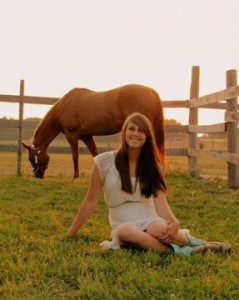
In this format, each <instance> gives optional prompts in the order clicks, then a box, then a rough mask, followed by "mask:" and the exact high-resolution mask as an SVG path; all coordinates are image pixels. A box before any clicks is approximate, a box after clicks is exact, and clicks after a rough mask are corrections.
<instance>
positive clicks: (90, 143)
mask: <svg viewBox="0 0 239 300" xmlns="http://www.w3.org/2000/svg"><path fill="white" fill-rule="evenodd" d="M82 141H83V142H84V143H85V145H86V147H87V148H88V149H89V151H90V153H91V155H92V156H93V157H94V156H96V155H98V154H99V152H98V149H97V147H96V144H95V141H94V139H93V136H84V137H83V138H82Z"/></svg>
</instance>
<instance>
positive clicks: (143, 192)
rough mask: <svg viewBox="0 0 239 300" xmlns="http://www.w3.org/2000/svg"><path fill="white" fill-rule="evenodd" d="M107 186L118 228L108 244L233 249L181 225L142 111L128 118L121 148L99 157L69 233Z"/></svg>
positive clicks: (166, 249) (162, 248) (187, 249)
mask: <svg viewBox="0 0 239 300" xmlns="http://www.w3.org/2000/svg"><path fill="white" fill-rule="evenodd" d="M102 187H103V188H104V195H105V201H106V203H107V205H108V207H109V223H110V225H111V228H112V241H110V242H109V241H104V242H103V243H101V247H102V248H104V249H119V248H121V247H126V246H136V247H138V248H141V249H145V250H157V251H160V252H170V251H171V252H172V251H174V252H175V253H177V254H182V255H190V254H193V253H205V252H207V251H208V250H211V251H212V252H215V253H227V252H230V250H231V246H230V245H229V244H228V243H224V242H221V243H217V242H205V241H202V240H199V239H197V238H195V237H193V236H191V235H190V234H189V231H188V230H181V229H180V228H179V221H178V220H177V218H176V217H175V216H174V214H173V212H172V210H171V208H170V206H169V204H168V202H167V198H166V184H165V180H164V176H163V173H162V170H161V166H160V161H159V156H158V150H157V147H156V142H155V136H154V130H153V127H152V124H151V122H150V121H149V120H148V118H146V117H145V116H144V115H142V114H140V113H133V114H132V115H130V116H129V117H128V118H127V119H126V121H125V122H124V125H123V128H122V143H121V147H120V149H119V150H118V151H109V152H105V153H102V154H99V155H98V156H96V157H95V158H94V165H93V170H92V174H91V180H90V186H89V189H88V192H87V194H86V196H85V199H84V201H83V203H82V205H81V207H80V209H79V211H78V213H77V215H76V217H75V220H74V222H73V224H72V225H71V227H70V228H69V230H68V232H67V235H68V236H69V237H72V236H74V235H75V234H76V233H77V231H78V230H79V229H80V228H81V226H82V225H83V224H84V223H85V222H86V220H87V219H88V218H89V217H90V215H91V214H92V212H93V211H94V209H95V207H96V205H97V202H98V198H99V194H100V192H101V189H102Z"/></svg>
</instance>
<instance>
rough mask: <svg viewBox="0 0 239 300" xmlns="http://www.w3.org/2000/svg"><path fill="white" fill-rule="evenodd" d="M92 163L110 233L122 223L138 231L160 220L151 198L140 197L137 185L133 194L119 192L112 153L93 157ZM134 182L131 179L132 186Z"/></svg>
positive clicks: (118, 179)
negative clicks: (104, 206) (96, 172)
mask: <svg viewBox="0 0 239 300" xmlns="http://www.w3.org/2000/svg"><path fill="white" fill-rule="evenodd" d="M94 161H95V163H96V166H97V167H98V170H99V174H100V178H101V181H102V184H103V187H104V198H105V202H106V204H107V205H108V207H109V223H110V226H111V228H112V232H114V231H115V230H116V229H117V227H118V226H120V225H121V224H124V223H131V224H134V225H136V226H137V227H138V228H139V229H140V230H145V229H146V228H147V227H148V226H149V224H150V223H151V222H152V221H154V220H156V219H161V218H160V217H159V216H158V215H157V213H156V211H155V208H154V202H153V198H152V197H150V198H145V197H144V196H142V195H141V193H140V186H139V183H137V186H136V190H135V192H134V193H133V194H129V193H126V192H124V191H122V190H121V179H120V174H119V172H118V170H117V169H116V166H115V152H114V151H109V152H105V153H102V154H99V155H97V156H95V157H94ZM135 180H136V178H134V177H131V181H132V185H133V186H134V185H135ZM161 220H162V219H161Z"/></svg>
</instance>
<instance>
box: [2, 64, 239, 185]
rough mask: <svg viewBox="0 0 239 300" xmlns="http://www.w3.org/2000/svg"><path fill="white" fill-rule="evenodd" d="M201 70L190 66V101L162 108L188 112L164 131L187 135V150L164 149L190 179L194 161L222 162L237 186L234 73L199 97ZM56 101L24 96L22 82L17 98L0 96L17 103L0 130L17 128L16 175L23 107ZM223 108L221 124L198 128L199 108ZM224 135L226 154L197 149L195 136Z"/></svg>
mask: <svg viewBox="0 0 239 300" xmlns="http://www.w3.org/2000/svg"><path fill="white" fill-rule="evenodd" d="M199 79H200V68H199V67H198V66H193V67H192V74H191V86H190V98H189V100H167V101H163V107H164V108H187V109H189V124H188V125H167V126H166V132H174V133H175V132H176V133H187V134H188V145H187V148H180V149H166V152H167V155H172V156H180V155H186V156H187V157H188V167H189V171H190V173H191V174H192V175H193V176H198V168H197V158H198V157H206V158H210V159H213V160H214V159H218V160H223V161H225V162H226V163H227V166H228V167H227V171H228V176H227V177H228V185H229V187H239V133H238V123H239V112H238V110H239V104H238V101H237V97H238V96H239V85H237V71H236V70H229V71H227V72H226V88H225V89H223V90H221V91H217V92H215V93H212V94H209V95H206V96H202V97H199ZM57 100H58V98H49V97H33V96H25V95H24V81H23V80H21V81H20V95H19V96H15V95H0V102H12V103H19V120H16V121H13V120H4V121H2V122H0V127H17V128H19V138H18V152H17V155H18V158H17V174H18V175H20V174H21V160H22V147H21V142H22V131H23V110H24V104H38V105H39V104H45V105H52V104H54V103H55V102H56V101H57ZM199 108H208V109H223V110H225V120H224V122H223V123H220V124H212V125H198V109H199ZM223 132H225V133H226V136H227V152H218V151H205V150H202V149H200V147H199V145H198V144H199V143H198V133H203V134H207V133H209V134H211V133H223Z"/></svg>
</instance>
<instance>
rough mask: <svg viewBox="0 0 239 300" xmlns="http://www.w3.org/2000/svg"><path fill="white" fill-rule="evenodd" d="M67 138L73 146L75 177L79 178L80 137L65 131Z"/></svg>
mask: <svg viewBox="0 0 239 300" xmlns="http://www.w3.org/2000/svg"><path fill="white" fill-rule="evenodd" d="M65 135H66V138H67V140H68V142H69V144H70V146H71V153H72V159H73V164H74V176H73V178H79V147H78V137H76V136H74V135H71V134H70V133H68V132H66V133H65Z"/></svg>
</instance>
